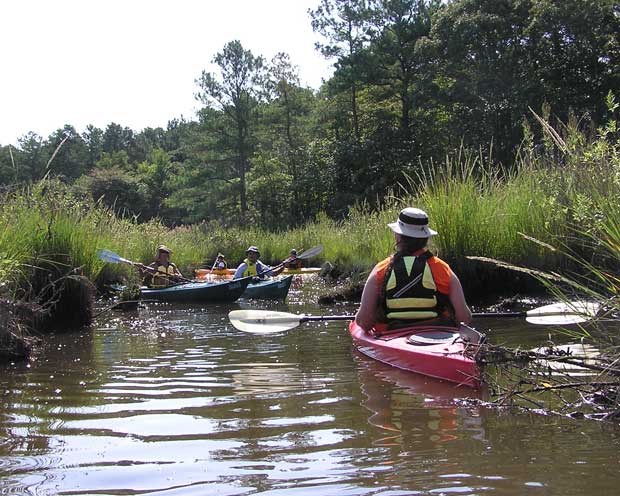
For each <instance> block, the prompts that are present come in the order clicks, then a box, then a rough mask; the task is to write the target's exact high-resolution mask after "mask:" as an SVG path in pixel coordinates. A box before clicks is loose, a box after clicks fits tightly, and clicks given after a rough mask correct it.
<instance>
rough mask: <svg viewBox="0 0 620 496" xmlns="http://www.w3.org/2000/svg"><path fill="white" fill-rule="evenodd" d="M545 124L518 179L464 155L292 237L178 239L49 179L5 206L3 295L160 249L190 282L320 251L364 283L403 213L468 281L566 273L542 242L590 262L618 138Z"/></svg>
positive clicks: (0, 212) (203, 226) (604, 217)
mask: <svg viewBox="0 0 620 496" xmlns="http://www.w3.org/2000/svg"><path fill="white" fill-rule="evenodd" d="M540 122H541V124H540V126H541V128H542V129H543V131H544V133H545V136H546V140H545V143H547V144H546V146H544V147H542V148H541V147H538V148H536V147H534V146H533V145H532V144H530V143H528V142H527V141H526V142H525V143H524V148H523V150H521V153H520V154H519V157H518V160H517V163H516V164H515V165H514V166H513V167H511V168H510V170H509V171H508V170H506V169H503V168H499V167H498V166H497V165H495V164H494V163H493V161H492V160H491V158H490V157H487V156H484V155H482V154H480V153H468V152H467V151H466V150H459V151H458V152H457V153H455V154H453V155H449V156H448V157H447V158H446V160H445V161H444V162H443V163H442V164H434V165H432V164H431V165H430V166H426V167H421V168H420V170H422V171H423V173H420V174H419V175H418V176H417V177H414V178H411V179H410V181H409V183H408V184H407V185H405V186H404V187H403V186H402V185H399V186H398V187H399V188H400V189H399V190H398V191H399V192H400V193H399V194H398V195H396V194H394V195H391V196H388V197H387V199H386V200H385V201H384V203H383V205H382V206H381V207H380V208H378V209H371V208H370V207H369V206H368V205H366V204H360V205H357V206H353V207H351V209H350V211H349V215H348V217H347V219H346V220H343V221H336V220H334V219H331V218H329V217H327V216H326V215H321V216H319V217H318V218H317V219H316V220H315V221H314V222H311V223H308V224H307V225H305V226H303V227H300V228H296V229H292V230H289V231H286V232H270V231H267V230H263V229H259V228H255V227H250V226H247V227H246V226H240V227H235V228H224V227H221V226H220V225H219V224H217V223H214V222H204V223H200V224H195V225H191V226H183V227H177V228H174V229H168V228H166V227H165V226H164V225H163V224H162V223H160V222H157V221H151V222H148V223H144V224H139V223H138V222H137V221H136V220H135V219H132V218H120V217H118V216H117V215H115V214H114V212H113V211H112V210H110V209H108V208H105V207H103V206H101V205H98V204H92V203H89V202H86V201H83V200H80V199H78V198H76V197H75V196H74V195H72V194H71V191H70V190H69V189H68V188H67V187H66V186H63V185H62V184H60V183H56V182H53V181H49V180H45V181H43V182H41V183H39V184H35V185H33V186H31V187H30V188H27V189H22V190H19V191H14V192H12V193H8V194H5V195H4V198H3V201H2V203H1V204H0V284H2V286H0V288H4V291H5V293H6V292H11V291H13V292H14V293H15V294H16V293H17V292H18V291H22V292H23V291H26V290H27V288H28V287H29V284H31V282H32V277H33V274H34V272H35V268H39V269H42V270H43V271H48V272H49V273H50V275H51V272H53V271H52V267H55V268H56V269H57V270H56V272H55V274H60V273H62V272H63V270H64V269H66V271H68V270H69V269H72V268H79V273H80V274H83V275H84V276H86V277H88V278H89V279H90V280H92V281H98V282H100V283H101V282H106V281H110V280H114V279H118V278H119V277H123V276H124V275H126V274H128V273H129V271H132V270H133V269H132V268H131V267H128V266H125V265H111V264H108V265H105V264H104V263H103V262H102V261H100V260H99V259H98V258H97V250H98V249H101V248H106V249H109V250H112V251H115V252H117V253H118V254H120V255H121V256H123V257H124V258H127V259H130V260H134V261H136V262H142V263H149V262H151V261H152V260H153V257H154V254H155V250H156V247H157V245H159V244H166V245H167V246H169V247H170V248H171V249H172V250H173V255H172V259H173V261H175V262H176V263H177V265H178V266H179V267H180V269H181V270H182V271H183V273H184V274H185V275H186V276H191V275H192V272H193V270H194V269H197V268H201V267H208V266H210V265H211V264H212V262H213V260H214V258H215V257H216V255H217V254H218V253H219V252H222V253H224V254H225V255H226V258H227V260H228V263H229V265H230V266H235V265H236V264H238V263H240V262H241V261H242V260H243V259H244V257H245V250H246V248H247V247H248V246H249V245H257V246H258V247H259V248H260V250H261V258H262V259H263V261H265V262H267V263H276V262H278V261H280V260H283V259H284V258H286V257H287V256H288V254H289V251H290V249H291V248H296V249H297V250H298V251H300V250H304V249H307V248H310V247H312V246H315V245H318V244H322V245H323V246H324V251H323V253H322V254H321V255H319V256H318V257H317V258H316V259H314V260H312V261H310V263H311V264H312V265H319V264H321V263H322V262H324V261H330V262H332V263H333V264H335V265H337V266H339V268H340V269H341V271H343V272H351V273H360V274H364V273H365V272H367V271H369V270H370V269H371V268H372V266H373V265H374V264H375V263H376V262H377V261H379V260H381V259H383V258H384V257H386V256H387V255H389V254H390V253H391V252H393V251H394V239H393V235H392V233H391V231H390V230H389V229H388V228H387V224H388V223H390V222H393V221H394V220H395V219H396V218H397V216H398V212H399V211H400V209H402V208H404V207H405V206H416V207H420V208H423V209H425V210H426V211H427V212H428V213H429V217H430V224H431V227H433V228H434V229H436V230H437V231H438V232H439V235H438V236H436V237H434V238H433V239H432V241H431V248H432V249H433V250H434V251H436V252H437V253H438V254H439V255H440V256H441V257H442V258H444V259H446V260H448V261H449V262H450V263H452V264H454V266H455V267H456V268H457V270H458V271H463V272H465V273H468V271H469V274H468V275H469V276H472V277H476V272H477V271H478V270H480V267H479V265H477V264H474V263H473V262H471V261H470V260H468V259H467V258H466V257H467V256H479V257H488V258H495V259H501V260H504V261H506V262H509V263H512V264H516V265H523V266H527V267H533V268H538V269H543V270H550V271H554V270H560V269H562V268H564V267H565V266H566V264H567V262H569V261H570V257H566V256H565V255H562V254H561V251H559V250H558V251H552V250H548V249H546V248H545V243H547V244H549V245H554V246H558V245H562V246H564V247H568V248H569V249H579V250H581V251H583V250H584V246H585V244H584V243H585V242H586V241H585V236H580V235H575V234H574V233H575V230H574V226H575V225H577V226H579V225H581V226H584V227H585V228H586V231H587V232H591V231H592V230H597V229H600V227H601V226H602V225H604V222H607V223H608V224H609V221H610V219H612V218H614V217H613V216H615V215H617V211H618V210H620V200H619V198H620V194H618V193H619V192H620V188H619V183H620V166H619V163H620V161H619V159H618V156H619V155H620V153H619V152H618V146H617V143H616V141H617V140H616V134H617V131H616V130H615V128H609V127H608V128H605V129H603V130H600V132H599V133H598V135H597V136H589V135H587V134H585V133H584V132H582V131H580V130H579V126H578V123H575V122H572V123H571V122H569V123H567V124H564V125H562V126H561V129H559V130H555V129H553V128H551V126H550V125H549V124H548V122H547V121H545V120H544V119H540ZM395 187H396V185H395ZM532 239H536V240H538V241H540V242H533V241H532ZM541 242H542V243H541ZM40 273H41V272H40V271H39V274H40Z"/></svg>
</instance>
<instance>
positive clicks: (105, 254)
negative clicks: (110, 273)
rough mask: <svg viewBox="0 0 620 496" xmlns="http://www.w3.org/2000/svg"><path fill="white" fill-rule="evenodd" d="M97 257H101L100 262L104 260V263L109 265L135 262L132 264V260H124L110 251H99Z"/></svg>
mask: <svg viewBox="0 0 620 496" xmlns="http://www.w3.org/2000/svg"><path fill="white" fill-rule="evenodd" d="M97 256H98V257H99V260H103V261H104V262H108V263H128V264H133V262H131V261H130V260H127V259H126V258H123V257H121V256H120V255H118V254H116V253H114V252H113V251H110V250H99V251H98V252H97Z"/></svg>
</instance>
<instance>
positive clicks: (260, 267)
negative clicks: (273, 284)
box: [234, 246, 284, 279]
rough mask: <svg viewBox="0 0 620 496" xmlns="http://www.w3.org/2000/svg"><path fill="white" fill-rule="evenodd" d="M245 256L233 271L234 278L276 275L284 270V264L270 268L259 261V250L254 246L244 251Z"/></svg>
mask: <svg viewBox="0 0 620 496" xmlns="http://www.w3.org/2000/svg"><path fill="white" fill-rule="evenodd" d="M245 254H246V256H247V258H246V259H245V260H244V261H243V262H241V264H240V265H239V267H237V270H236V271H235V276H234V279H240V278H241V277H248V276H254V277H260V278H264V277H267V276H277V275H278V274H279V273H280V272H282V271H283V270H284V265H282V266H280V267H278V268H277V269H272V268H271V267H269V266H268V265H265V264H264V263H263V262H261V261H260V260H259V259H258V257H260V252H259V251H258V248H257V247H256V246H250V247H249V248H248V249H247V250H246V252H245Z"/></svg>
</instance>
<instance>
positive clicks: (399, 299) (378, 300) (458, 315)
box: [355, 207, 471, 334]
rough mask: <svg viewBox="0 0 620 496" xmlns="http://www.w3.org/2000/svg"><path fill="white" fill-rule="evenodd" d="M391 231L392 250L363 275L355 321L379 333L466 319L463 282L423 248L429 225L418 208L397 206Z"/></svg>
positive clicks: (468, 311)
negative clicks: (365, 275) (393, 241)
mask: <svg viewBox="0 0 620 496" xmlns="http://www.w3.org/2000/svg"><path fill="white" fill-rule="evenodd" d="M388 227H389V228H390V229H391V230H392V231H393V232H394V239H395V240H396V249H397V251H396V253H395V254H394V255H392V256H390V257H388V258H386V259H385V260H383V261H381V262H379V263H378V264H377V265H375V267H374V268H373V269H372V272H371V273H370V275H369V276H368V279H367V280H366V284H365V286H364V292H363V293H362V301H361V304H360V308H359V310H358V312H357V315H356V316H355V321H356V322H357V324H358V325H359V326H360V327H362V328H363V329H364V330H366V331H367V332H370V331H371V330H373V329H374V331H375V332H376V333H378V334H380V333H382V332H386V331H388V330H390V329H398V328H399V327H401V328H402V327H407V326H411V325H412V324H415V323H422V322H424V323H426V322H428V323H433V324H446V325H450V324H451V325H453V324H454V323H455V322H464V323H466V324H467V323H469V322H471V311H470V309H469V307H468V306H467V302H466V301H465V295H464V294H463V287H462V286H461V282H460V281H459V278H458V277H457V276H456V274H454V272H452V269H451V268H450V266H449V265H448V264H447V263H446V262H444V261H443V260H441V259H439V258H438V257H436V256H434V255H433V254H432V253H431V252H430V251H428V249H427V247H426V245H427V243H428V239H429V238H430V237H431V236H435V235H436V234H437V231H434V230H433V229H431V228H430V227H429V226H428V215H427V214H426V212H425V211H424V210H420V209H419V208H412V207H408V208H405V209H403V210H401V212H400V214H399V215H398V219H397V220H396V222H393V223H391V224H388Z"/></svg>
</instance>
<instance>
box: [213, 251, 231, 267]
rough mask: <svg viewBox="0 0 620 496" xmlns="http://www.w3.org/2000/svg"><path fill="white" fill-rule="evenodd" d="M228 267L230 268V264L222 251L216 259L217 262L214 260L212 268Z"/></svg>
mask: <svg viewBox="0 0 620 496" xmlns="http://www.w3.org/2000/svg"><path fill="white" fill-rule="evenodd" d="M227 268H228V264H227V263H226V259H225V258H224V255H223V254H222V253H218V255H217V258H216V259H215V262H213V267H211V270H223V269H227Z"/></svg>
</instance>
